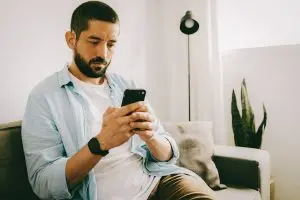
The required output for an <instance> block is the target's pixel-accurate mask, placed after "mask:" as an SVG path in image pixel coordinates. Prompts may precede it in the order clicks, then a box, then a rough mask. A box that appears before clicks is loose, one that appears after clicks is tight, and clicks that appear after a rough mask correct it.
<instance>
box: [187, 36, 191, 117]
mask: <svg viewBox="0 0 300 200" xmlns="http://www.w3.org/2000/svg"><path fill="white" fill-rule="evenodd" d="M187 38H188V92H189V121H191V75H190V72H191V69H190V65H191V64H190V35H188V37H187Z"/></svg>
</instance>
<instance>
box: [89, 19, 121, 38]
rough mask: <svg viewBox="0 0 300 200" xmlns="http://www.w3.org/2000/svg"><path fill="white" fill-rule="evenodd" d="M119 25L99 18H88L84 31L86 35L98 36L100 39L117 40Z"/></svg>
mask: <svg viewBox="0 0 300 200" xmlns="http://www.w3.org/2000/svg"><path fill="white" fill-rule="evenodd" d="M119 29H120V26H119V24H118V23H110V22H105V21H100V20H90V21H89V26H88V29H87V30H86V31H84V32H85V35H86V36H87V37H99V38H100V39H110V40H117V38H118V36H119V32H120V31H119Z"/></svg>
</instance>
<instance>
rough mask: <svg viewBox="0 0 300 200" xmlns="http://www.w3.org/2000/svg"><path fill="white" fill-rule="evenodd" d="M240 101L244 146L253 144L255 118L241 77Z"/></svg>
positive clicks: (244, 82)
mask: <svg viewBox="0 0 300 200" xmlns="http://www.w3.org/2000/svg"><path fill="white" fill-rule="evenodd" d="M241 102H242V120H243V123H244V126H245V141H244V142H245V144H246V146H253V144H254V137H255V119H254V114H253V111H252V107H251V105H250V101H249V97H248V91H247V85H246V81H245V79H243V82H242V86H241Z"/></svg>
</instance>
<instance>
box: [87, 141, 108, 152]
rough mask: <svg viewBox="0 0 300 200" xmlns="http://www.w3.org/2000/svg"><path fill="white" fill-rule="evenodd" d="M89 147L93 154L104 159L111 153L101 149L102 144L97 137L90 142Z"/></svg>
mask: <svg viewBox="0 0 300 200" xmlns="http://www.w3.org/2000/svg"><path fill="white" fill-rule="evenodd" d="M88 147H89V149H90V151H91V153H92V154H95V155H101V156H103V157H104V156H106V155H107V154H108V153H109V151H108V150H102V149H101V146H100V143H99V141H98V139H97V138H95V137H93V138H92V139H90V141H89V142H88Z"/></svg>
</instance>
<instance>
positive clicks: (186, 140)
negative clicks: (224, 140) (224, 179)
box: [163, 121, 224, 190]
mask: <svg viewBox="0 0 300 200" xmlns="http://www.w3.org/2000/svg"><path fill="white" fill-rule="evenodd" d="M163 127H164V129H165V131H167V132H168V133H170V134H171V136H172V137H173V138H174V139H175V141H176V143H177V145H178V148H179V152H180V156H179V159H178V161H177V165H178V166H180V167H184V168H187V169H189V170H191V171H193V172H195V173H196V174H198V175H199V176H200V177H201V178H202V179H203V180H204V181H205V182H206V184H207V185H208V186H209V187H210V188H212V189H214V190H218V189H223V188H224V185H222V184H220V177H219V173H218V170H217V168H216V165H215V163H214V162H213V160H212V156H213V153H214V142H213V137H212V122H210V121H195V122H182V123H172V122H169V123H163Z"/></svg>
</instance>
